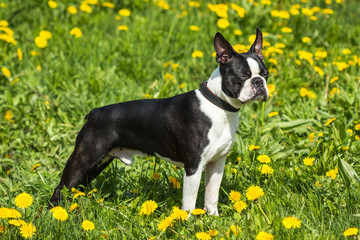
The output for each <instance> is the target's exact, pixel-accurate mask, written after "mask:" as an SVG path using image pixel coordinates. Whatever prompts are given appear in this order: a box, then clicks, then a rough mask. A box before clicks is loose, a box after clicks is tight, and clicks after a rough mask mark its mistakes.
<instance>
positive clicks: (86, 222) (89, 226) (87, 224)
mask: <svg viewBox="0 0 360 240" xmlns="http://www.w3.org/2000/svg"><path fill="white" fill-rule="evenodd" d="M81 227H82V228H83V229H84V230H85V231H91V230H93V229H94V228H95V225H94V223H93V222H92V221H89V220H84V221H83V222H82V223H81Z"/></svg>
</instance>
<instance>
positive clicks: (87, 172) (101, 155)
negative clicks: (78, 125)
mask: <svg viewBox="0 0 360 240" xmlns="http://www.w3.org/2000/svg"><path fill="white" fill-rule="evenodd" d="M109 148H110V147H109V146H108V142H105V141H102V139H100V138H98V137H97V134H96V132H95V131H94V130H93V127H92V126H91V125H89V122H87V123H86V124H85V125H84V127H83V128H82V129H81V131H80V132H79V134H78V136H77V138H76V144H75V149H74V152H73V153H72V154H71V156H70V158H69V160H68V161H67V163H66V165H65V168H64V171H63V174H62V177H61V181H60V184H59V185H58V186H57V187H56V188H55V190H54V193H53V195H52V197H51V200H50V202H51V204H53V205H57V204H58V203H59V201H60V199H61V196H60V191H61V190H62V189H63V187H64V186H65V187H67V188H68V189H69V190H70V189H71V188H73V187H75V186H77V185H80V184H81V185H84V186H86V185H87V184H88V183H89V182H90V181H91V180H93V179H94V178H95V177H96V176H97V175H99V174H100V172H101V171H102V170H103V169H104V168H105V167H106V166H108V165H109V164H110V162H111V161H112V159H113V157H110V158H107V154H108V152H109V150H110V149H109ZM104 159H106V161H103V160H104Z"/></svg>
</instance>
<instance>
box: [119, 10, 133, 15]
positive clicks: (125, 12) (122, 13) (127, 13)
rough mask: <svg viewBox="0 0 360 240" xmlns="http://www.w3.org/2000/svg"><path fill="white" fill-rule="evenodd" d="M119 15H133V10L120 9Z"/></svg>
mask: <svg viewBox="0 0 360 240" xmlns="http://www.w3.org/2000/svg"><path fill="white" fill-rule="evenodd" d="M119 15H120V16H123V17H129V16H130V15H131V12H130V10H129V9H121V10H119Z"/></svg>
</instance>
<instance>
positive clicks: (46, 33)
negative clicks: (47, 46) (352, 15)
mask: <svg viewBox="0 0 360 240" xmlns="http://www.w3.org/2000/svg"><path fill="white" fill-rule="evenodd" d="M39 37H41V38H43V39H46V40H48V39H50V38H52V34H51V32H49V31H46V30H42V31H41V32H40V33H39Z"/></svg>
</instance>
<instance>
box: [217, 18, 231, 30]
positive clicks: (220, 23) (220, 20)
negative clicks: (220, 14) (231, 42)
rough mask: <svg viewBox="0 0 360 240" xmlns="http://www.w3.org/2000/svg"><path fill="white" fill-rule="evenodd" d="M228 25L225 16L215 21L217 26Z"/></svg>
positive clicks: (223, 27)
mask: <svg viewBox="0 0 360 240" xmlns="http://www.w3.org/2000/svg"><path fill="white" fill-rule="evenodd" d="M229 25H230V23H229V21H228V20H227V19H226V18H220V19H219V20H218V21H217V26H218V27H219V28H221V29H225V28H227V27H228V26H229Z"/></svg>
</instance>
